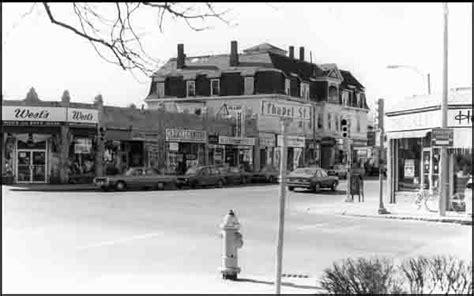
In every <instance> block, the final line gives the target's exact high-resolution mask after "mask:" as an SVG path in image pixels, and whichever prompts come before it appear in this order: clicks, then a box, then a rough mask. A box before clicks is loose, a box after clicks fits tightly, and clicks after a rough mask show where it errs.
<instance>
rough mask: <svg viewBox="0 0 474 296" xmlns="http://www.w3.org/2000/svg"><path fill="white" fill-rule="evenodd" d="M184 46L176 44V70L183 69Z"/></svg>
mask: <svg viewBox="0 0 474 296" xmlns="http://www.w3.org/2000/svg"><path fill="white" fill-rule="evenodd" d="M185 57H186V56H185V55H184V45H183V44H182V43H179V44H178V57H177V59H176V68H178V69H183V68H184V58H185Z"/></svg>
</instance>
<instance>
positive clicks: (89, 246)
mask: <svg viewBox="0 0 474 296" xmlns="http://www.w3.org/2000/svg"><path fill="white" fill-rule="evenodd" d="M160 235H163V233H162V232H153V233H147V234H142V235H135V236H131V237H126V238H122V239H118V240H112V241H105V242H99V243H94V244H89V245H85V246H80V247H77V248H76V249H77V250H78V251H82V250H87V249H91V248H98V247H103V246H111V245H116V244H120V243H125V242H129V241H134V240H140V239H147V238H151V237H156V236H160Z"/></svg>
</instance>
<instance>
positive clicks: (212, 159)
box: [207, 134, 225, 166]
mask: <svg viewBox="0 0 474 296" xmlns="http://www.w3.org/2000/svg"><path fill="white" fill-rule="evenodd" d="M207 147H208V164H210V165H214V166H223V165H224V154H225V145H220V144H219V135H217V134H215V135H209V136H208V144H207Z"/></svg>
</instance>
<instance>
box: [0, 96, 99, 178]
mask: <svg viewBox="0 0 474 296" xmlns="http://www.w3.org/2000/svg"><path fill="white" fill-rule="evenodd" d="M2 112H3V114H2V124H3V132H4V134H3V139H4V141H3V147H2V148H3V149H2V151H3V152H4V154H3V155H2V159H3V160H2V162H3V163H2V164H3V176H4V177H8V178H9V179H10V180H11V181H12V182H16V183H60V182H67V181H68V180H69V179H70V178H71V177H73V176H74V174H75V173H77V174H80V175H82V176H83V177H85V176H88V175H90V176H92V177H93V176H95V151H96V147H95V145H94V142H95V139H96V138H95V137H96V135H97V122H98V111H97V110H95V109H83V108H71V107H51V106H44V107H41V106H19V105H15V106H13V105H10V106H8V105H7V106H5V105H4V106H2ZM62 169H63V170H62ZM61 172H62V173H61ZM61 175H63V176H61Z"/></svg>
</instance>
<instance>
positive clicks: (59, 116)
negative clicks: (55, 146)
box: [2, 106, 66, 121]
mask: <svg viewBox="0 0 474 296" xmlns="http://www.w3.org/2000/svg"><path fill="white" fill-rule="evenodd" d="M2 120H3V121H66V108H63V107H28V106H2Z"/></svg>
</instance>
